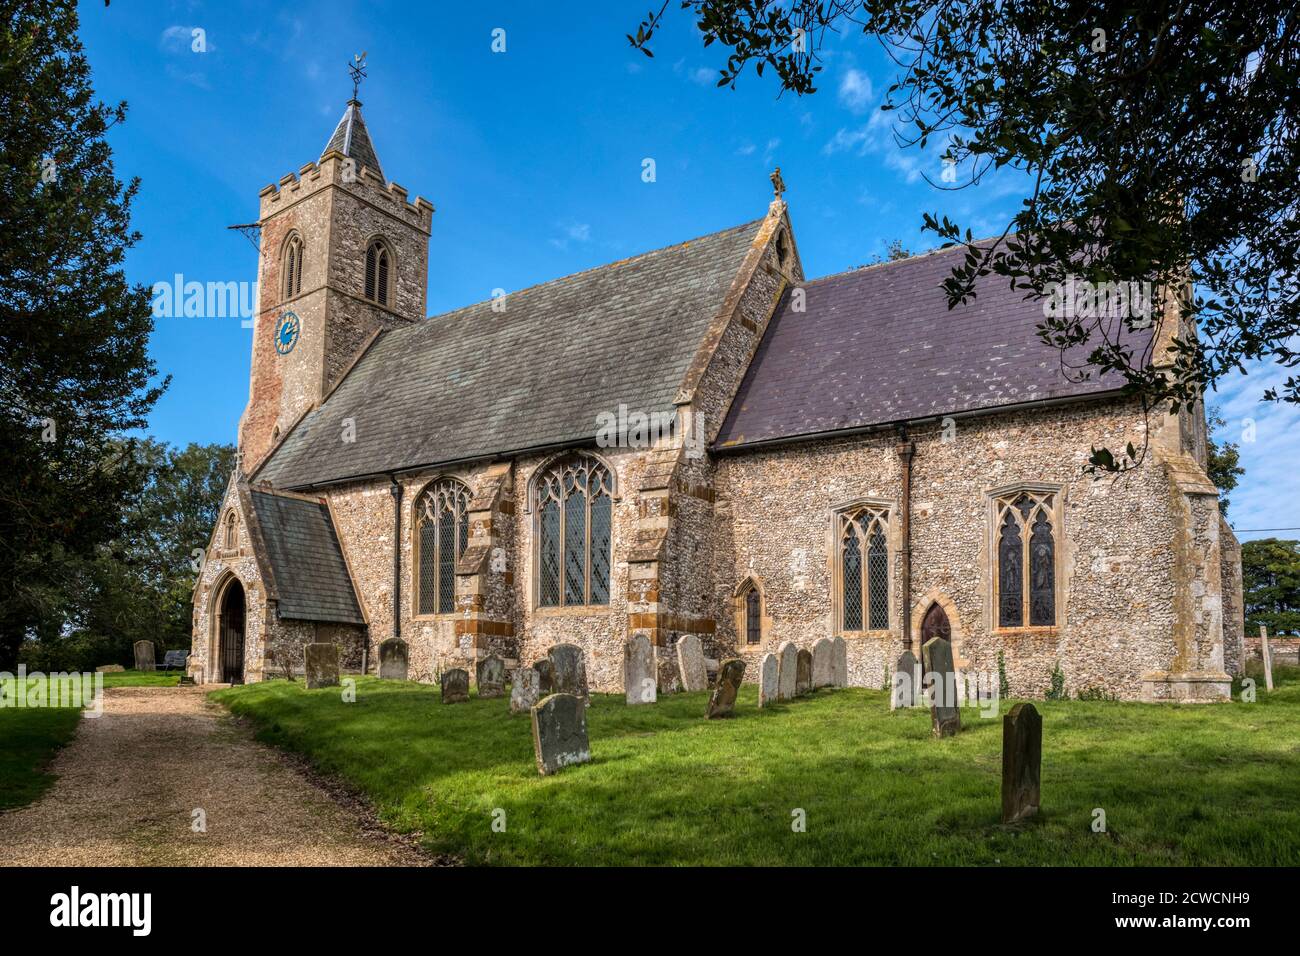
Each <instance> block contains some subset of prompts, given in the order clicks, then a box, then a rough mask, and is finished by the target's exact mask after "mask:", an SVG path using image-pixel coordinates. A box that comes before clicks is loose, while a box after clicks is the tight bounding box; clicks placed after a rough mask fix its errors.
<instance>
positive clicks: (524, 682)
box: [510, 667, 542, 714]
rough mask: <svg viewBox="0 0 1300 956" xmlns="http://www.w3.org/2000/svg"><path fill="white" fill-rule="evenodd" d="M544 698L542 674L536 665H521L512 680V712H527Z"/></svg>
mask: <svg viewBox="0 0 1300 956" xmlns="http://www.w3.org/2000/svg"><path fill="white" fill-rule="evenodd" d="M541 699H542V675H541V674H539V673H538V672H537V669H536V668H535V667H521V668H519V669H518V670H516V671H515V676H514V678H513V680H512V681H511V682H510V713H512V714H527V713H529V712H530V711H531V710H532V709H533V707H534V706H535V705H536V704H537V702H538V701H539V700H541Z"/></svg>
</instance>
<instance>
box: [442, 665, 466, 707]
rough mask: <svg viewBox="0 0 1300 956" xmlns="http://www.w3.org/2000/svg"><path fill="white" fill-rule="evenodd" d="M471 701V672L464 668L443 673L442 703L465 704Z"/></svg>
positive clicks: (455, 668) (456, 668)
mask: <svg viewBox="0 0 1300 956" xmlns="http://www.w3.org/2000/svg"><path fill="white" fill-rule="evenodd" d="M467 700H469V671H467V670H465V669H464V668H463V667H453V668H452V669H451V670H449V671H443V672H442V702H443V703H444V704H463V703H464V702H465V701H467Z"/></svg>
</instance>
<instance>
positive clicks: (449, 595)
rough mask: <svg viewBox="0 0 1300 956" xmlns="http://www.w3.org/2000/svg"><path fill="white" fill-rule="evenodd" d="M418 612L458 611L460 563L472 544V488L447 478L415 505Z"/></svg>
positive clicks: (430, 488)
mask: <svg viewBox="0 0 1300 956" xmlns="http://www.w3.org/2000/svg"><path fill="white" fill-rule="evenodd" d="M415 531H416V541H417V549H416V559H415V560H416V580H417V581H418V582H419V583H418V590H419V594H418V595H417V601H418V603H417V605H416V606H417V608H418V610H417V613H419V614H450V613H451V612H452V611H454V610H455V609H456V561H457V559H459V558H460V556H461V555H462V554H463V553H464V552H465V546H466V545H467V544H469V489H468V488H466V487H465V486H464V485H463V484H461V483H460V482H459V481H455V480H453V479H451V478H444V479H441V480H439V481H436V482H434V483H433V484H432V485H430V486H429V487H428V488H426V489H425V490H424V493H423V494H421V495H420V497H419V499H418V500H417V501H416V504H415Z"/></svg>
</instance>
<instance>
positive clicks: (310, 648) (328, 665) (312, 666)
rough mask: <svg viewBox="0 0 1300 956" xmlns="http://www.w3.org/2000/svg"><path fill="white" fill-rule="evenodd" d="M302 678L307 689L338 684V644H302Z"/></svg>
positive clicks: (336, 685)
mask: <svg viewBox="0 0 1300 956" xmlns="http://www.w3.org/2000/svg"><path fill="white" fill-rule="evenodd" d="M302 659H303V679H304V680H305V681H306V682H307V689H308V690H316V689H317V688H319V687H338V686H339V646H338V645H337V644H304V645H303V647H302Z"/></svg>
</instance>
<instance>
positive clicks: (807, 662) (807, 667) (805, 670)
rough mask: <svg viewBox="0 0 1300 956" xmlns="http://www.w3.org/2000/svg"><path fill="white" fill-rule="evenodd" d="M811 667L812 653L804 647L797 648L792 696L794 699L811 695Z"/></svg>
mask: <svg viewBox="0 0 1300 956" xmlns="http://www.w3.org/2000/svg"><path fill="white" fill-rule="evenodd" d="M812 665H813V660H812V651H810V650H808V649H807V648H806V647H801V648H799V656H798V657H796V658H795V678H794V695H795V696H796V697H802V696H804V694H811V693H812V688H813V682H812Z"/></svg>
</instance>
